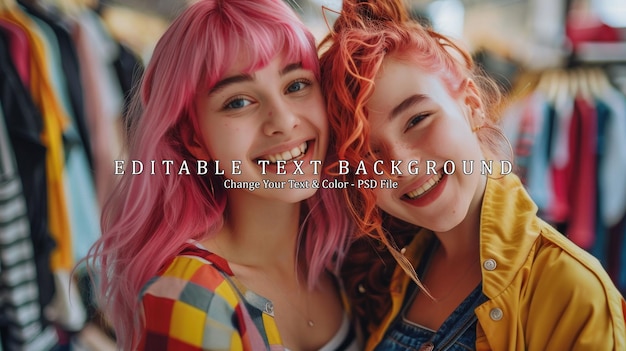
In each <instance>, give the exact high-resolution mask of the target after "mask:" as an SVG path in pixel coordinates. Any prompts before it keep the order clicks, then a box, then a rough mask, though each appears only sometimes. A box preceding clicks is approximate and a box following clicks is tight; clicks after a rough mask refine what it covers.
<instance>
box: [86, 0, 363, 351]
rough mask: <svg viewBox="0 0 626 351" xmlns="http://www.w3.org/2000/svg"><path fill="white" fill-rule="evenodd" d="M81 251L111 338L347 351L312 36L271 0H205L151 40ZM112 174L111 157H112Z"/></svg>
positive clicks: (150, 346) (346, 228) (339, 209)
mask: <svg viewBox="0 0 626 351" xmlns="http://www.w3.org/2000/svg"><path fill="white" fill-rule="evenodd" d="M132 111H134V112H135V116H134V117H132V118H131V119H130V123H131V126H130V131H129V137H128V140H129V146H128V160H126V161H125V162H124V161H121V160H120V161H118V162H116V164H115V173H116V174H119V175H120V179H119V183H118V185H117V188H116V189H115V191H114V193H113V194H112V195H111V197H110V199H109V200H108V202H107V204H106V206H105V208H104V213H103V219H102V228H103V234H102V238H101V239H100V240H99V241H98V242H97V243H96V245H95V246H94V247H93V248H92V250H91V256H90V257H89V260H90V263H91V267H92V268H94V269H96V270H97V273H96V274H97V282H98V284H99V297H100V303H101V306H102V308H103V309H104V311H105V312H106V316H107V317H108V320H109V321H110V322H111V324H112V325H113V327H114V328H115V334H116V337H117V341H118V344H119V347H120V348H121V349H122V350H137V349H139V350H149V351H158V350H177V351H178V350H250V351H252V350H254V351H256V350H270V349H271V350H286V349H291V350H311V349H324V350H336V349H341V350H346V349H348V350H355V349H356V347H357V344H356V338H355V334H354V329H353V328H352V326H351V323H350V319H349V318H348V317H347V313H346V311H345V310H344V304H343V299H342V298H341V294H340V292H339V289H338V286H339V284H338V283H337V280H336V279H335V278H336V275H335V273H338V269H337V267H338V266H339V264H340V263H341V260H342V258H343V255H344V251H345V248H346V246H347V243H348V238H349V235H350V234H352V232H353V230H352V225H351V222H350V220H349V216H348V214H347V213H346V212H345V211H344V210H343V209H344V207H345V206H344V205H343V203H342V202H341V201H340V197H339V194H338V193H337V192H335V191H333V190H327V189H320V190H319V191H318V189H317V188H316V187H315V184H318V183H319V182H320V181H323V180H325V179H326V178H327V175H324V174H323V173H322V171H321V168H322V167H321V164H322V162H323V161H324V160H325V157H326V155H327V154H330V155H332V154H334V152H333V150H332V149H328V147H327V146H328V137H329V135H328V134H329V132H328V122H327V116H326V111H325V109H324V100H323V97H322V94H321V89H320V85H319V62H318V58H317V51H316V47H315V41H314V38H313V36H312V34H311V33H310V32H309V31H308V30H307V29H306V27H305V26H304V25H303V23H302V22H301V21H300V20H299V19H298V17H297V16H296V14H295V13H294V12H293V11H292V9H291V8H289V6H288V5H287V4H285V3H284V2H283V1H282V0H260V1H249V0H200V1H196V2H194V3H193V5H191V6H190V7H189V8H188V9H186V10H185V11H184V12H183V13H182V14H180V16H179V17H178V18H177V19H176V20H175V21H174V22H173V23H172V24H171V26H170V27H169V29H168V30H167V31H166V32H165V34H164V35H163V37H162V38H161V39H160V40H159V42H158V44H157V46H156V49H155V51H154V54H153V56H152V57H151V60H150V63H149V65H148V66H147V69H146V71H145V75H144V77H143V80H142V83H141V87H140V89H139V90H138V94H137V96H136V97H135V107H134V109H132ZM112 171H113V165H112Z"/></svg>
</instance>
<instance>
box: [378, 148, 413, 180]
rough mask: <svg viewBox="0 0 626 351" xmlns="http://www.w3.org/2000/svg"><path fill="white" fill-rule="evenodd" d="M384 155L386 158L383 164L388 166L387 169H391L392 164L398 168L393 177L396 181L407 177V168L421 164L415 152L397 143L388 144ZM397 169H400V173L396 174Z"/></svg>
mask: <svg viewBox="0 0 626 351" xmlns="http://www.w3.org/2000/svg"><path fill="white" fill-rule="evenodd" d="M384 155H385V158H386V160H385V164H387V165H388V168H392V166H393V164H396V165H397V166H398V167H397V168H395V172H394V173H395V177H396V178H398V179H400V178H403V177H404V176H406V175H407V167H409V166H411V167H415V165H416V163H415V162H418V163H417V164H419V163H421V161H420V157H419V155H418V154H417V153H416V152H415V150H413V149H411V148H410V147H408V145H405V144H403V143H402V142H399V141H395V142H390V143H388V144H387V146H386V147H385V151H384ZM398 169H400V172H401V173H399V172H398ZM392 170H393V168H392Z"/></svg>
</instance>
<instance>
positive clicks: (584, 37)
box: [565, 16, 620, 52]
mask: <svg viewBox="0 0 626 351" xmlns="http://www.w3.org/2000/svg"><path fill="white" fill-rule="evenodd" d="M565 35H566V36H567V38H568V39H569V40H570V42H571V44H572V48H573V49H574V52H576V49H577V48H578V45H579V44H580V43H584V42H617V41H620V33H619V31H618V30H617V29H616V28H614V27H611V26H609V25H607V24H605V23H603V22H602V21H600V20H599V19H597V18H590V17H588V16H570V18H568V20H567V23H566V24H565Z"/></svg>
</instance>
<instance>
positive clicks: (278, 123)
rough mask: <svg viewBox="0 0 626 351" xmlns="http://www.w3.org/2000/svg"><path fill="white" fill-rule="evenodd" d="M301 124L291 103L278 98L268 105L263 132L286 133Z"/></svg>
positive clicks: (269, 133) (268, 133)
mask: <svg viewBox="0 0 626 351" xmlns="http://www.w3.org/2000/svg"><path fill="white" fill-rule="evenodd" d="M299 124H300V118H299V117H298V113H297V112H296V111H295V110H294V108H293V106H292V105H291V104H290V103H287V102H286V101H284V100H283V99H281V98H276V99H274V100H273V101H271V102H270V103H269V104H268V105H267V109H266V110H265V121H264V123H263V132H264V133H265V134H266V135H268V136H272V135H276V134H284V133H286V132H289V131H290V130H292V129H294V128H296V127H297V126H298V125H299Z"/></svg>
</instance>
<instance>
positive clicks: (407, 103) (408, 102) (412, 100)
mask: <svg viewBox="0 0 626 351" xmlns="http://www.w3.org/2000/svg"><path fill="white" fill-rule="evenodd" d="M426 99H428V97H427V96H426V95H423V94H414V95H411V96H409V97H408V98H406V99H404V100H402V102H401V103H399V104H398V105H397V106H396V107H394V108H393V110H391V113H389V119H390V120H391V119H393V118H394V117H396V116H398V115H399V114H401V113H402V112H404V111H405V110H407V109H408V108H410V107H411V106H414V105H417V104H418V103H420V102H422V101H424V100H426Z"/></svg>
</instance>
